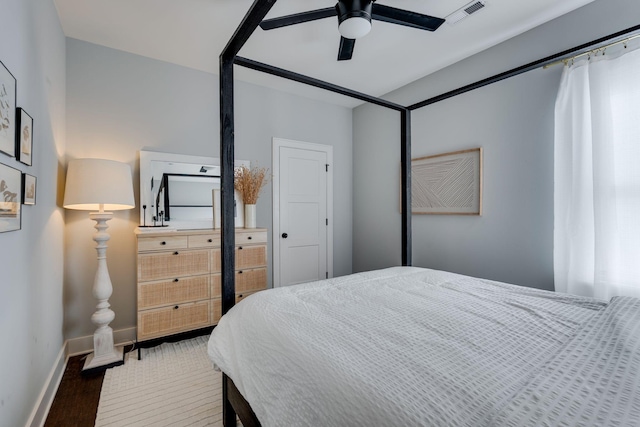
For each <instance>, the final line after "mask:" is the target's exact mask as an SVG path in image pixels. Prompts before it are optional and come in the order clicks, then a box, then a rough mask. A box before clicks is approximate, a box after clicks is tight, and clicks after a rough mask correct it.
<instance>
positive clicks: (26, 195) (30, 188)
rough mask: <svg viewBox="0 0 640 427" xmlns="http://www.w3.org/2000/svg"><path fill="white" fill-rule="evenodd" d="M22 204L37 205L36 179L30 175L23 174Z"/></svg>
mask: <svg viewBox="0 0 640 427" xmlns="http://www.w3.org/2000/svg"><path fill="white" fill-rule="evenodd" d="M22 204H23V205H35V204H36V177H35V176H33V175H29V174H28V173H23V174H22Z"/></svg>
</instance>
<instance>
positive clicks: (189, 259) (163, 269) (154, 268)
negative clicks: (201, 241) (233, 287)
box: [138, 250, 210, 281]
mask: <svg viewBox="0 0 640 427" xmlns="http://www.w3.org/2000/svg"><path fill="white" fill-rule="evenodd" d="M209 257H210V254H209V251H208V250H200V251H174V252H162V253H151V254H140V255H138V280H139V281H149V280H160V279H171V278H175V277H182V276H199V275H202V274H208V273H209V261H210V260H209Z"/></svg>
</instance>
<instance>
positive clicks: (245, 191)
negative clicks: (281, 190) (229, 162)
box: [233, 166, 268, 205]
mask: <svg viewBox="0 0 640 427" xmlns="http://www.w3.org/2000/svg"><path fill="white" fill-rule="evenodd" d="M267 172H268V169H267V168H258V167H256V168H251V169H249V168H248V167H246V166H240V167H237V168H235V170H234V173H233V175H234V180H233V185H234V187H235V189H236V191H238V192H239V193H240V195H241V196H242V201H243V202H244V204H245V205H255V204H256V203H257V202H258V196H259V195H260V190H262V187H264V186H265V185H267V181H268V178H267Z"/></svg>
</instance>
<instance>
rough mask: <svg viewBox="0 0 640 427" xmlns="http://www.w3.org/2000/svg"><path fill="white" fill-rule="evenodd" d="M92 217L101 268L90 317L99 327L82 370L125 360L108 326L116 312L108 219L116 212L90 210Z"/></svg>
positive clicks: (91, 369) (104, 367)
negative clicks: (109, 264) (111, 301)
mask: <svg viewBox="0 0 640 427" xmlns="http://www.w3.org/2000/svg"><path fill="white" fill-rule="evenodd" d="M101 210H102V209H101ZM89 217H90V218H91V219H92V220H94V221H95V222H96V225H95V229H96V230H97V232H96V233H95V234H94V235H93V240H95V241H96V243H97V246H96V250H97V252H98V270H97V271H96V277H95V281H94V282H93V296H94V297H96V299H97V300H98V305H97V306H96V312H95V313H93V315H92V316H91V321H92V322H93V324H94V325H96V326H97V327H98V329H96V331H95V332H94V333H93V353H91V354H90V355H89V356H87V360H86V361H85V364H84V367H83V368H82V373H83V374H88V373H93V372H99V371H104V370H105V369H107V368H111V367H113V366H118V365H122V364H124V357H123V351H122V347H120V348H116V347H115V346H114V345H113V329H111V328H110V327H109V323H111V321H112V320H113V319H114V318H115V313H114V312H113V310H111V309H110V308H109V307H110V304H109V297H110V296H111V292H112V291H113V287H112V286H111V279H110V278H109V270H108V269H107V241H108V240H109V234H108V233H107V228H108V226H107V221H109V220H110V219H111V218H112V217H113V214H112V213H111V212H98V213H90V214H89ZM90 371H91V372H90Z"/></svg>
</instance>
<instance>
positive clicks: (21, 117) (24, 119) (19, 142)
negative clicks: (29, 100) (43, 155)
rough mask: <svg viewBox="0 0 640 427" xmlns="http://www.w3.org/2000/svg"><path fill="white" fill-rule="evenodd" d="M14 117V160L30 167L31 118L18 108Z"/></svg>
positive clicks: (31, 144) (31, 149) (31, 147)
mask: <svg viewBox="0 0 640 427" xmlns="http://www.w3.org/2000/svg"><path fill="white" fill-rule="evenodd" d="M16 117H17V120H16V126H17V129H18V132H17V133H16V159H17V160H18V161H20V162H22V163H24V164H25V165H28V166H31V165H32V164H33V161H32V153H33V118H32V117H31V116H30V115H29V113H27V112H26V111H24V109H23V108H18V111H17V113H16Z"/></svg>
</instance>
